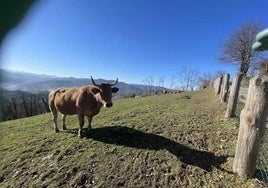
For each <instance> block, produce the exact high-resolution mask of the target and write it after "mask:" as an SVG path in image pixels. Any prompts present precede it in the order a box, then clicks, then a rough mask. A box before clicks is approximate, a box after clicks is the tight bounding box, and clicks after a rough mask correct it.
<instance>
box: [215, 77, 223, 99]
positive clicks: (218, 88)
mask: <svg viewBox="0 0 268 188" xmlns="http://www.w3.org/2000/svg"><path fill="white" fill-rule="evenodd" d="M221 84H222V76H219V77H218V78H217V79H216V80H215V83H214V87H215V93H216V95H219V94H220V92H221Z"/></svg>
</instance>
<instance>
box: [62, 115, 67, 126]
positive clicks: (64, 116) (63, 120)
mask: <svg viewBox="0 0 268 188" xmlns="http://www.w3.org/2000/svg"><path fill="white" fill-rule="evenodd" d="M66 116H67V115H65V114H62V129H63V130H66V124H65V120H66Z"/></svg>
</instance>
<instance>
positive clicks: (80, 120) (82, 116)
mask: <svg viewBox="0 0 268 188" xmlns="http://www.w3.org/2000/svg"><path fill="white" fill-rule="evenodd" d="M78 120H79V129H78V137H80V138H82V130H83V126H84V115H82V114H78Z"/></svg>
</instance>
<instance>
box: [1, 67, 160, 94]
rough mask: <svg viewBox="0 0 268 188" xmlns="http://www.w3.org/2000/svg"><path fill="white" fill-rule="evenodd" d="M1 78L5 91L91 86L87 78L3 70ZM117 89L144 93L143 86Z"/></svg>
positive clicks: (124, 86) (120, 85) (127, 86)
mask: <svg viewBox="0 0 268 188" xmlns="http://www.w3.org/2000/svg"><path fill="white" fill-rule="evenodd" d="M0 74H1V77H2V84H1V87H2V88H3V89H6V90H21V91H28V92H36V91H47V90H48V91H50V90H52V89H55V88H58V87H74V86H83V85H91V80H90V79H89V78H73V77H70V78H64V77H56V76H51V75H40V74H32V73H26V72H15V71H9V70H5V69H0ZM94 80H95V82H96V83H101V82H113V81H114V80H104V79H94ZM116 87H118V88H119V92H118V94H120V95H124V94H136V95H140V94H144V93H145V92H146V86H145V85H139V84H127V83H124V82H120V80H119V82H118V83H117V85H116ZM157 90H160V88H159V87H153V91H157Z"/></svg>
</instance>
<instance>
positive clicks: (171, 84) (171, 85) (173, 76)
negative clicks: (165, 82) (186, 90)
mask: <svg viewBox="0 0 268 188" xmlns="http://www.w3.org/2000/svg"><path fill="white" fill-rule="evenodd" d="M175 79H176V76H175V75H174V74H173V75H172V77H171V82H170V87H169V88H170V89H171V90H172V89H173V87H174V86H175Z"/></svg>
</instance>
